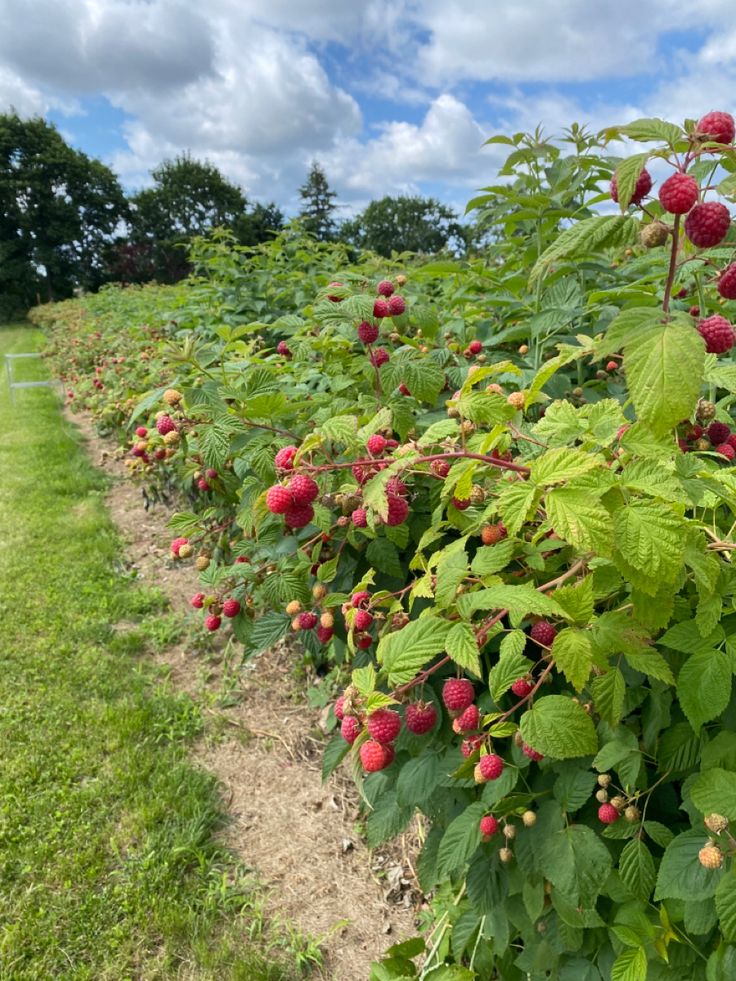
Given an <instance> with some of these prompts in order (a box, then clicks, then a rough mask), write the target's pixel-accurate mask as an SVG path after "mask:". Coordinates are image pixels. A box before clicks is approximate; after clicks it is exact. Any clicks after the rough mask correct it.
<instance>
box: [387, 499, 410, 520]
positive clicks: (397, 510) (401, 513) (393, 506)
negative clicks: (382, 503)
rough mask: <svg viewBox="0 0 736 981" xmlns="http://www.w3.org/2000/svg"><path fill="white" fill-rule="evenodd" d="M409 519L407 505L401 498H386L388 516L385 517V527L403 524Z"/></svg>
mask: <svg viewBox="0 0 736 981" xmlns="http://www.w3.org/2000/svg"><path fill="white" fill-rule="evenodd" d="M408 517H409V505H408V504H407V503H406V501H405V500H404V498H403V497H394V496H393V495H392V494H389V496H388V514H387V515H386V519H385V521H386V524H387V525H400V524H403V523H404V522H405V521H406V519H407V518H408Z"/></svg>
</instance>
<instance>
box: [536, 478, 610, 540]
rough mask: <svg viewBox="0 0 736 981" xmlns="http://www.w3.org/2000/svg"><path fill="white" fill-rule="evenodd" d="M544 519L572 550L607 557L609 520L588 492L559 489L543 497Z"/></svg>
mask: <svg viewBox="0 0 736 981" xmlns="http://www.w3.org/2000/svg"><path fill="white" fill-rule="evenodd" d="M545 507H546V509H547V518H548V519H549V523H550V524H551V525H552V528H553V529H554V530H555V532H556V534H557V535H559V537H560V538H561V539H562V540H563V541H565V542H569V543H570V544H571V545H575V546H576V548H580V549H584V550H585V551H591V552H597V553H598V554H599V555H609V554H610V552H611V544H612V542H613V521H612V519H611V515H610V514H609V513H608V511H607V510H606V509H605V508H604V507H603V505H602V504H601V503H600V502H599V501H596V500H594V499H591V495H590V493H589V492H587V491H584V490H577V489H574V488H571V487H559V488H556V489H555V490H551V491H549V492H548V493H547V494H546V496H545Z"/></svg>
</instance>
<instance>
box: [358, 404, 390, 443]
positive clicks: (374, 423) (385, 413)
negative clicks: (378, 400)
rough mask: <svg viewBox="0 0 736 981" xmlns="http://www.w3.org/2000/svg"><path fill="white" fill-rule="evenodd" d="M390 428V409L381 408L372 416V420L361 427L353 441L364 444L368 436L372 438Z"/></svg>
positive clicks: (386, 407)
mask: <svg viewBox="0 0 736 981" xmlns="http://www.w3.org/2000/svg"><path fill="white" fill-rule="evenodd" d="M390 426H391V409H389V408H388V406H386V405H384V406H382V407H381V408H380V409H379V410H378V412H377V413H376V414H375V415H374V416H373V418H372V419H371V420H370V421H369V422H367V423H366V424H365V425H364V426H361V427H360V429H359V430H358V432H357V433H356V434H355V441H356V442H357V443H365V442H366V440H367V439H368V437H369V436H374V435H375V434H376V433H379V432H380V431H381V430H382V429H389V428H390Z"/></svg>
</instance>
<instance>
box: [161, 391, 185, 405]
mask: <svg viewBox="0 0 736 981" xmlns="http://www.w3.org/2000/svg"><path fill="white" fill-rule="evenodd" d="M183 398H184V396H183V395H182V394H181V392H177V390H176V389H175V388H167V389H166V391H165V392H164V394H163V400H164V402H165V403H166V404H167V405H178V404H179V402H181V400H182V399H183Z"/></svg>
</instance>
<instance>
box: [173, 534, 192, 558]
mask: <svg viewBox="0 0 736 981" xmlns="http://www.w3.org/2000/svg"><path fill="white" fill-rule="evenodd" d="M188 544H189V539H188V538H175V539H174V540H173V542H172V543H171V545H170V546H169V547H170V549H171V553H172V555H176V556H178V555H179V552H180V550H181V547H182V545H188Z"/></svg>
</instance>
